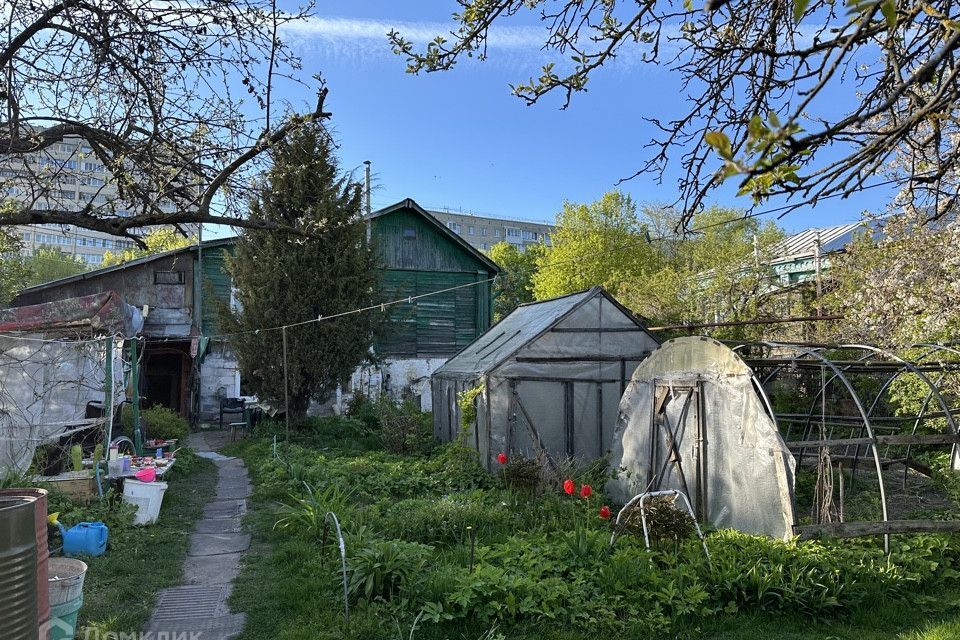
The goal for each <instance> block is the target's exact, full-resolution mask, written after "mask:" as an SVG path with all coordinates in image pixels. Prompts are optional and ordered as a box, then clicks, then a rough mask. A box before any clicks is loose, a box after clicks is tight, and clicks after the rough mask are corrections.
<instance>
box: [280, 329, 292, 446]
mask: <svg viewBox="0 0 960 640" xmlns="http://www.w3.org/2000/svg"><path fill="white" fill-rule="evenodd" d="M281 332H282V333H283V417H284V421H285V422H286V439H287V442H289V441H290V385H289V383H288V376H287V328H286V327H283V328H282V329H281Z"/></svg>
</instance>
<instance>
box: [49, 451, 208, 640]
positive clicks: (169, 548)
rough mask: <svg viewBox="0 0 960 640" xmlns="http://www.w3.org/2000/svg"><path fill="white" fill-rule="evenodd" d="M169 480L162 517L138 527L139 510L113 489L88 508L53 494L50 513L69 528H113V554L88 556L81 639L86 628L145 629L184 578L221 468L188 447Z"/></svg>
mask: <svg viewBox="0 0 960 640" xmlns="http://www.w3.org/2000/svg"><path fill="white" fill-rule="evenodd" d="M166 479H167V480H168V481H169V484H170V487H169V489H168V490H167V493H166V495H165V496H164V499H163V508H162V510H161V512H160V519H159V520H158V522H157V523H156V524H154V525H150V526H145V527H136V526H133V524H132V517H133V508H132V507H131V506H130V505H128V504H126V503H125V502H123V501H122V499H121V498H120V496H117V495H116V494H114V493H112V492H111V493H110V494H108V495H107V496H106V497H105V499H104V500H103V501H102V502H101V501H96V500H95V501H94V502H93V503H91V504H90V505H87V506H84V505H80V504H77V503H75V502H72V501H70V500H69V499H68V498H66V497H64V496H62V495H51V499H50V512H51V513H52V512H55V511H59V512H60V521H61V522H63V523H64V525H65V526H68V527H69V526H71V525H73V524H76V523H77V522H81V521H93V520H101V521H103V522H105V523H106V524H107V526H109V527H110V540H109V545H108V549H107V553H106V554H105V555H103V556H101V557H99V558H83V560H84V562H86V563H87V565H88V566H89V569H88V571H87V576H86V579H85V581H84V591H83V607H82V608H81V609H80V615H79V619H78V629H80V631H79V634H80V635H79V637H81V638H82V637H84V633H85V632H84V631H83V630H82V629H83V627H90V628H91V629H96V630H99V631H101V632H107V631H110V632H115V633H127V634H129V633H133V632H137V631H139V630H140V629H142V628H143V626H144V623H146V621H147V619H148V618H149V617H150V613H151V612H152V610H153V605H154V602H155V599H156V594H157V593H158V592H159V591H160V590H161V589H164V588H166V587H169V586H173V585H175V584H178V583H179V582H180V580H181V578H182V575H183V561H184V558H185V557H186V554H187V546H188V543H189V537H190V533H191V531H192V529H193V524H194V522H195V521H196V520H197V519H198V518H199V517H200V515H201V513H202V512H203V505H204V504H205V503H206V502H207V501H208V500H209V499H210V498H211V497H212V495H213V493H214V491H215V488H216V479H217V472H216V467H215V465H214V464H213V463H212V462H210V461H209V460H205V459H203V458H199V457H197V456H195V455H193V454H192V453H191V452H190V451H188V450H184V451H181V453H180V454H178V457H177V464H176V465H174V467H173V469H171V471H170V473H169V475H168V477H167V478H166ZM87 637H95V636H94V635H89V636H87Z"/></svg>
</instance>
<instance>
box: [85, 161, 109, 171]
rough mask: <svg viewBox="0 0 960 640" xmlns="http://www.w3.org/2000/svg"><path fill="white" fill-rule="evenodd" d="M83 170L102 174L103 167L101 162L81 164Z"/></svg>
mask: <svg viewBox="0 0 960 640" xmlns="http://www.w3.org/2000/svg"><path fill="white" fill-rule="evenodd" d="M83 170H84V171H94V172H97V173H102V172H103V170H104V166H103V163H102V162H84V163H83Z"/></svg>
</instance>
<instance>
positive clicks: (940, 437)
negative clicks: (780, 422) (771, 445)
mask: <svg viewBox="0 0 960 640" xmlns="http://www.w3.org/2000/svg"><path fill="white" fill-rule="evenodd" d="M873 441H874V439H873V438H837V439H835V440H801V441H799V442H788V443H787V446H788V447H790V448H791V449H803V448H808V447H843V446H847V445H860V444H871V443H873ZM876 442H877V444H919V445H924V444H960V437H958V436H955V435H953V434H949V433H935V434H912V435H894V436H877V437H876Z"/></svg>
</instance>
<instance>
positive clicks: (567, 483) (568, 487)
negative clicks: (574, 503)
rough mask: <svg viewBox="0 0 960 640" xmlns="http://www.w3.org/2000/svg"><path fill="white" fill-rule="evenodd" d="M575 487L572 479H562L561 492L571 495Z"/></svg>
mask: <svg viewBox="0 0 960 640" xmlns="http://www.w3.org/2000/svg"><path fill="white" fill-rule="evenodd" d="M575 488H576V487H575V485H574V484H573V480H564V481H563V492H564V493H566V494H567V495H568V496H572V495H573V490H574V489H575Z"/></svg>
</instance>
